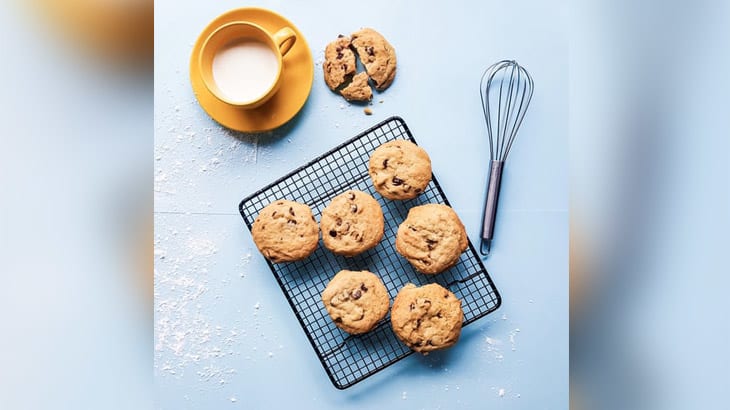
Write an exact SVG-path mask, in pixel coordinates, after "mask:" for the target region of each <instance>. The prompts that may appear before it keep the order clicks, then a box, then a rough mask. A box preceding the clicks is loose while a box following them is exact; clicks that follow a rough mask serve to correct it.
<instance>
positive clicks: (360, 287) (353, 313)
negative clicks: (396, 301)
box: [322, 270, 390, 334]
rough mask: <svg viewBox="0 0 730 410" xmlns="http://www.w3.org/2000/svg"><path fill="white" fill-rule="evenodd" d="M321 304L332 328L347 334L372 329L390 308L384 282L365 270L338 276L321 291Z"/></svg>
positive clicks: (345, 271) (346, 272)
mask: <svg viewBox="0 0 730 410" xmlns="http://www.w3.org/2000/svg"><path fill="white" fill-rule="evenodd" d="M322 302H323V303H324V307H325V308H326V309H327V313H329V315H330V317H331V318H332V320H333V321H334V323H335V325H336V326H337V327H339V328H340V329H342V330H344V331H345V332H347V333H350V334H361V333H365V332H369V331H370V330H372V329H373V328H374V327H375V325H376V324H377V323H378V322H379V321H380V320H381V319H382V318H384V317H385V315H386V314H387V313H388V308H389V307H390V298H389V297H388V290H387V289H386V288H385V285H384V284H383V281H381V280H380V278H379V277H378V276H377V275H375V274H373V273H371V272H368V271H349V270H342V271H340V272H339V273H337V275H335V277H334V278H332V280H331V281H330V282H329V284H327V287H326V288H325V290H324V291H323V292H322Z"/></svg>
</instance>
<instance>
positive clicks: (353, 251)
mask: <svg viewBox="0 0 730 410" xmlns="http://www.w3.org/2000/svg"><path fill="white" fill-rule="evenodd" d="M320 225H321V227H322V232H323V234H322V242H324V246H325V247H326V248H327V249H329V250H331V251H332V252H334V253H336V254H338V255H343V256H354V255H357V254H359V253H362V252H364V251H366V250H368V249H371V248H373V247H375V246H376V245H377V244H378V243H379V242H380V240H381V239H382V238H383V229H384V227H385V221H384V218H383V210H382V209H381V208H380V204H379V203H378V201H376V200H375V198H373V197H372V196H370V195H368V194H367V193H365V192H362V191H357V190H349V191H347V192H345V193H343V194H340V195H337V196H336V197H334V198H333V199H332V201H331V202H330V203H329V205H327V207H326V208H325V209H324V210H323V211H322V218H321V221H320Z"/></svg>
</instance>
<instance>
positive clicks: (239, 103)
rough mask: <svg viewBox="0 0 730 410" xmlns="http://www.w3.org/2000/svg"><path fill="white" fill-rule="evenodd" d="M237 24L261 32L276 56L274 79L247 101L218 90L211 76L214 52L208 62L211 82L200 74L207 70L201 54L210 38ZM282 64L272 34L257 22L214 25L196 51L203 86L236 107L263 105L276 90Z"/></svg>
mask: <svg viewBox="0 0 730 410" xmlns="http://www.w3.org/2000/svg"><path fill="white" fill-rule="evenodd" d="M239 25H244V26H251V27H253V28H254V29H256V30H258V31H259V32H261V33H263V34H264V37H265V38H266V39H267V41H266V43H265V44H266V45H267V46H268V47H269V49H271V51H273V52H274V55H275V56H276V62H277V68H276V76H275V77H274V80H273V81H272V82H271V85H270V86H269V88H268V89H267V90H266V92H264V93H262V94H260V95H259V96H257V97H255V98H253V99H250V100H248V101H236V100H231V99H230V98H228V97H226V96H225V94H223V92H222V91H221V90H220V88H218V85H217V84H216V83H215V79H214V78H212V76H213V74H212V71H213V67H212V66H213V59H214V58H215V53H214V54H213V55H212V57H211V58H210V62H209V63H210V64H209V65H210V70H209V71H210V72H211V74H210V76H211V80H212V81H213V84H209V83H208V78H207V77H206V75H204V74H202V73H205V72H206V71H207V70H206V68H205V66H206V60H205V59H204V58H203V56H204V54H205V52H206V49H207V46H208V44H209V42H210V41H211V39H213V38H214V37H215V36H216V35H221V34H220V33H221V32H222V31H224V30H228V29H230V27H233V26H239ZM238 39H239V38H235V37H231V38H229V39H228V40H227V41H225V42H224V43H223V45H227V44H230V43H231V42H233V41H236V40H238ZM254 41H259V42H261V40H260V39H254ZM283 65H284V64H283V57H282V55H281V52H279V50H278V47H276V44H275V43H274V39H273V37H272V34H271V33H269V31H268V30H266V29H265V28H263V27H262V26H260V25H259V24H256V23H254V22H251V21H231V22H228V23H226V24H222V25H220V26H218V27H216V29H215V30H213V31H212V32H211V33H210V34H209V35H208V36H207V37H206V39H205V41H203V44H202V45H201V47H200V52H199V53H198V70H199V72H200V73H201V79H202V82H203V84H204V85H205V87H206V88H207V89H208V91H210V93H211V94H212V95H213V96H214V97H215V98H217V99H219V100H220V101H222V102H224V103H226V104H229V105H232V106H236V107H241V108H256V107H259V106H261V105H263V104H264V103H266V101H268V100H269V99H270V98H271V96H272V95H273V94H274V92H275V91H276V88H277V85H278V84H279V81H280V79H281V72H282V69H283Z"/></svg>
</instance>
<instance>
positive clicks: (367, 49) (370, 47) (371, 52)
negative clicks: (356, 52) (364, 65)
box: [365, 46, 375, 56]
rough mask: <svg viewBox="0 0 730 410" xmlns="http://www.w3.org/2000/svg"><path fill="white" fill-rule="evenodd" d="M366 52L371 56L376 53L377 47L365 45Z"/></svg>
mask: <svg viewBox="0 0 730 410" xmlns="http://www.w3.org/2000/svg"><path fill="white" fill-rule="evenodd" d="M365 52H367V53H368V55H369V56H374V55H375V48H373V47H372V46H366V47H365Z"/></svg>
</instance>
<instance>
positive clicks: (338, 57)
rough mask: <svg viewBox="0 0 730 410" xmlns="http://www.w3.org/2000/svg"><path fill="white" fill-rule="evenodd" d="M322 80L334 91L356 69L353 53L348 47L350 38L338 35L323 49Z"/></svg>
mask: <svg viewBox="0 0 730 410" xmlns="http://www.w3.org/2000/svg"><path fill="white" fill-rule="evenodd" d="M322 69H323V70H324V81H325V82H326V83H327V86H328V87H329V88H330V89H331V90H332V91H335V90H336V89H337V87H339V86H341V85H342V84H344V83H345V81H347V80H348V79H349V78H350V77H352V75H353V74H355V70H356V69H357V65H356V63H355V53H353V52H352V50H351V49H350V38H349V37H347V36H343V35H340V36H339V37H337V40H335V41H333V42H331V43H329V44H327V47H325V49H324V63H323V64H322Z"/></svg>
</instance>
